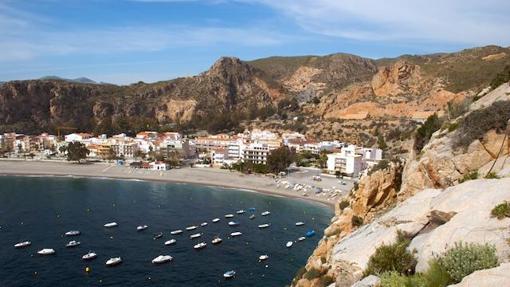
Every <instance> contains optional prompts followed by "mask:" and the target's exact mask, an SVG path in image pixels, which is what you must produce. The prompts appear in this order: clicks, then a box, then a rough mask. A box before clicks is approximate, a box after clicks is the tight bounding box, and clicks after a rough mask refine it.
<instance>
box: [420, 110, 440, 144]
mask: <svg viewBox="0 0 510 287" xmlns="http://www.w3.org/2000/svg"><path fill="white" fill-rule="evenodd" d="M442 123H443V120H442V119H440V118H439V117H438V116H437V114H433V115H431V116H430V117H428V118H427V120H426V121H425V123H423V125H422V126H421V127H419V128H418V129H417V130H416V133H415V135H414V149H415V150H416V151H421V150H422V149H423V147H424V146H425V145H426V144H427V143H428V142H429V140H430V138H431V137H432V134H433V133H435V132H436V131H437V130H439V129H440V128H441V125H442Z"/></svg>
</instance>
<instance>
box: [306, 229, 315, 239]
mask: <svg viewBox="0 0 510 287" xmlns="http://www.w3.org/2000/svg"><path fill="white" fill-rule="evenodd" d="M314 235H315V230H308V231H307V232H306V234H305V236H306V237H312V236H314Z"/></svg>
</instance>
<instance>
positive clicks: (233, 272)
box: [223, 270, 236, 279]
mask: <svg viewBox="0 0 510 287" xmlns="http://www.w3.org/2000/svg"><path fill="white" fill-rule="evenodd" d="M234 276H236V272H235V271H234V270H230V271H227V272H225V273H223V277H225V278H226V279H230V278H233V277H234Z"/></svg>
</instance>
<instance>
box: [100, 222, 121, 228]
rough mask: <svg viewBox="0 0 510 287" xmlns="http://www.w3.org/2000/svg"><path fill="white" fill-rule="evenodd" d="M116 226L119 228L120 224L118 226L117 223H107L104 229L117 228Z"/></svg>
mask: <svg viewBox="0 0 510 287" xmlns="http://www.w3.org/2000/svg"><path fill="white" fill-rule="evenodd" d="M116 226H119V224H117V222H110V223H106V224H105V225H104V227H106V228H112V227H116Z"/></svg>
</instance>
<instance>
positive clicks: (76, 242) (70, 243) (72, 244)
mask: <svg viewBox="0 0 510 287" xmlns="http://www.w3.org/2000/svg"><path fill="white" fill-rule="evenodd" d="M80 244H81V243H80V241H75V240H72V241H69V243H67V244H66V247H67V248H71V247H76V246H79V245H80Z"/></svg>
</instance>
